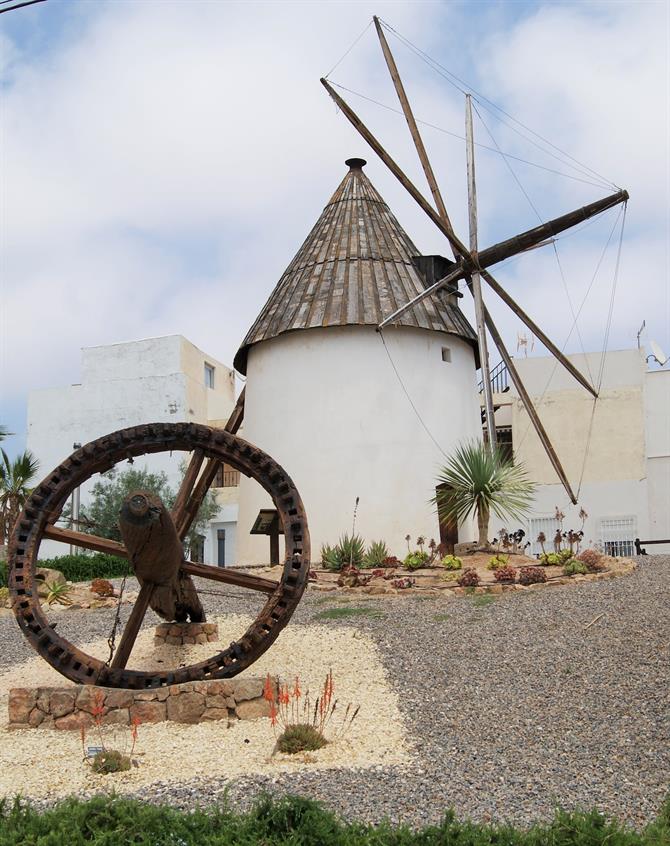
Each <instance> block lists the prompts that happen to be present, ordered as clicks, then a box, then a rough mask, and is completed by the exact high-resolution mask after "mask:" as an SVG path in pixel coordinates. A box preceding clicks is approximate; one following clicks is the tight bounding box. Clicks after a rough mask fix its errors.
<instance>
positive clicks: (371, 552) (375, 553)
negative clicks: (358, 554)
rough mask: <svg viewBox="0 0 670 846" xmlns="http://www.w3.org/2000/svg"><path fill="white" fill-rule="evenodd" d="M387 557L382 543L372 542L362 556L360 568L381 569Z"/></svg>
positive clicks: (387, 552)
mask: <svg viewBox="0 0 670 846" xmlns="http://www.w3.org/2000/svg"><path fill="white" fill-rule="evenodd" d="M388 557H389V551H388V547H387V546H386V544H385V543H384V541H373V542H372V543H371V544H370V546H369V547H368V551H367V552H366V553H365V555H364V556H363V561H362V562H361V567H365V568H366V569H371V568H374V567H383V566H384V562H385V561H386V559H387V558H388Z"/></svg>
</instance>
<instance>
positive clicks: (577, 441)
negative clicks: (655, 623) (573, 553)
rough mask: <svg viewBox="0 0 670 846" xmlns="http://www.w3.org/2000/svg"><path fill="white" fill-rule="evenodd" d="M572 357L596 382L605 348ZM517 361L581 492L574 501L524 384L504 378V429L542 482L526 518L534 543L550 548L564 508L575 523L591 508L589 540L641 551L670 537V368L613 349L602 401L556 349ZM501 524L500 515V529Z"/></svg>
mask: <svg viewBox="0 0 670 846" xmlns="http://www.w3.org/2000/svg"><path fill="white" fill-rule="evenodd" d="M569 358H570V361H571V362H572V363H573V364H574V365H575V366H576V367H577V369H578V370H580V371H581V372H582V373H583V374H585V375H586V376H587V377H589V376H591V377H592V382H593V383H595V381H596V378H597V374H598V371H599V368H600V365H601V354H600V353H589V354H587V355H571V356H569ZM515 364H516V367H517V369H518V371H519V375H520V376H521V379H522V380H523V383H524V385H525V386H526V388H527V390H528V392H529V394H530V396H531V398H532V399H533V402H534V404H535V407H536V408H537V410H538V413H539V415H540V418H541V420H542V423H543V425H544V427H545V429H546V431H547V434H548V435H549V438H550V439H551V442H552V444H553V445H554V448H555V450H556V453H557V454H558V457H559V459H560V461H561V463H562V465H563V467H564V469H565V472H566V474H567V477H568V480H569V481H570V484H571V486H572V488H573V490H574V491H575V493H576V494H577V497H578V500H579V502H578V504H577V505H576V506H573V505H571V504H570V503H569V500H568V497H567V494H566V492H565V490H564V488H563V486H562V485H561V484H560V482H559V480H558V477H557V475H556V473H555V471H554V469H553V467H552V466H551V464H550V463H549V459H548V458H547V456H546V454H545V452H544V449H543V448H542V445H541V444H540V441H539V439H538V437H537V435H536V433H535V430H534V428H533V427H532V424H531V423H530V420H529V418H528V415H527V414H526V411H525V409H524V407H523V404H522V403H521V400H520V399H519V398H518V396H517V395H516V391H515V389H514V387H513V386H512V385H511V384H510V386H509V390H508V391H506V392H502V391H501V390H500V389H501V388H502V387H504V385H503V384H501V383H500V382H499V383H498V385H497V387H498V393H496V394H495V395H494V405H495V406H496V407H498V408H499V410H498V411H497V412H496V428H497V429H498V434H499V437H501V439H503V440H506V441H507V442H510V441H511V445H512V448H513V451H514V455H515V457H516V459H517V460H519V461H521V462H523V464H524V465H525V467H526V469H527V471H528V473H529V475H530V477H531V479H532V480H533V481H534V482H536V483H537V485H538V488H537V494H536V499H535V506H534V510H533V513H532V514H531V515H530V519H529V521H528V522H527V524H526V525H525V526H524V528H525V530H526V532H527V538H528V539H529V540H530V541H531V542H532V544H533V546H532V552H533V553H537V552H539V551H540V550H539V545H538V544H537V543H536V538H537V535H538V533H539V532H540V531H543V532H544V534H545V535H546V537H547V538H548V539H550V540H551V539H552V538H553V535H554V533H555V531H556V525H557V524H556V521H555V518H554V513H555V510H556V507H558V508H559V509H560V510H561V511H562V512H564V513H565V514H566V519H565V521H564V527H565V528H566V529H568V528H572V529H575V530H578V529H579V527H580V524H581V521H580V520H579V517H578V512H579V509H580V507H583V508H584V510H585V511H586V512H587V513H588V515H589V516H588V519H587V520H586V523H585V526H584V535H585V537H584V540H585V542H587V543H600V544H602V545H603V547H604V548H605V549H606V550H607V551H608V552H610V553H611V554H622V555H630V554H633V553H634V540H635V538H641V539H643V540H660V539H664V538H670V369H664V370H649V369H648V368H647V364H646V357H645V352H644V350H639V349H633V350H617V351H612V352H609V353H607V355H606V358H605V362H604V369H603V381H602V385H601V388H600V392H599V397H598V399H597V400H595V401H594V399H593V397H592V396H591V395H590V394H588V393H587V392H586V391H585V390H584V389H583V388H582V387H581V386H580V385H578V384H577V382H575V380H574V379H573V378H572V377H571V376H570V375H569V374H568V373H567V372H566V371H565V370H564V369H563V368H562V367H560V365H559V366H556V360H555V359H554V358H552V357H549V356H547V357H533V358H517V359H515ZM499 378H500V377H499ZM498 528H500V527H499V526H497V524H496V523H495V521H493V522H492V525H491V531H492V533H494V532H495V531H497V529H498ZM513 528H517V527H516V526H514V527H513ZM668 551H670V546H656V545H654V546H649V547H648V548H647V552H649V553H650V554H653V553H662V552H668Z"/></svg>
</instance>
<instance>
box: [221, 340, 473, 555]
mask: <svg viewBox="0 0 670 846" xmlns="http://www.w3.org/2000/svg"><path fill="white" fill-rule="evenodd" d="M384 337H385V339H386V342H387V345H388V349H389V351H390V353H391V356H392V358H393V361H394V362H395V365H396V367H397V368H398V371H399V373H400V376H401V377H402V379H403V381H404V383H405V385H406V387H407V390H408V392H409V395H410V396H411V398H412V401H413V402H414V404H415V405H416V408H417V409H418V411H419V413H420V415H421V417H422V418H423V420H424V422H425V424H426V427H427V428H428V430H429V431H430V432H431V433H432V434H433V436H434V437H435V439H436V440H437V441H438V443H439V444H440V446H441V447H442V449H443V450H444V452H445V453H447V454H448V453H449V452H450V451H451V450H452V449H453V447H454V446H455V445H456V444H457V443H458V442H459V441H461V440H463V439H466V438H474V437H480V436H481V423H480V412H479V397H478V393H477V387H476V380H475V365H474V355H473V350H472V347H471V346H470V345H469V344H468V343H466V342H465V341H463V340H461V339H460V338H457V337H455V336H450V335H444V334H441V333H438V332H426V331H422V330H419V329H411V328H406V327H395V328H392V329H388V330H386V332H385V333H384ZM443 347H448V348H449V350H450V353H451V361H450V362H445V361H443V360H442V348H443ZM244 437H245V438H246V439H247V440H249V441H251V442H252V443H254V444H256V445H257V446H259V447H261V448H262V449H264V450H265V451H266V452H268V453H269V454H270V455H271V456H272V457H273V458H275V459H276V460H277V461H278V462H279V463H280V464H282V465H283V467H284V469H285V470H286V471H287V472H288V474H289V475H290V476H291V477H292V478H293V480H294V482H295V484H296V485H297V487H298V490H299V491H300V494H301V496H302V498H303V501H304V503H305V507H306V510H307V518H308V522H309V529H310V535H311V542H312V559H313V560H318V557H319V551H320V547H321V545H322V544H323V543H331V544H332V543H335V542H336V541H337V540H338V538H339V536H340V535H342V534H344V533H345V532H348V533H351V523H352V514H353V509H354V502H355V500H356V497H357V496H358V497H360V503H359V506H358V518H357V523H356V531H357V532H358V533H360V534H361V535H362V536H363V537H364V538H365V539H366V540H367V541H368V542H370V541H372V540H379V539H382V540H384V541H386V543H387V545H388V546H389V548H390V550H391V552H392V553H393V554H396V555H398V556H402V555H403V552H404V550H405V549H406V543H405V540H404V538H405V535H406V534H410V535H412V538H413V539H414V538H416V536H417V535H418V534H424V535H426V536H427V537H428V538H430V537H434V538H436V539H439V528H438V521H437V516H436V514H435V512H434V509H433V507H432V506H431V505H430V504H429V500H430V498H431V497H432V496H433V495H434V493H435V481H434V480H435V476H436V473H437V471H438V469H439V467H440V465H441V464H443V463H444V456H443V455H442V454H441V453H440V451H439V449H438V448H437V447H436V446H435V444H434V443H433V441H432V440H431V438H430V436H429V435H428V434H427V433H426V431H425V429H424V428H423V427H422V424H421V423H420V421H419V420H418V419H417V415H416V413H415V411H414V410H413V409H412V406H411V404H410V402H409V400H408V398H407V396H406V395H405V393H404V392H403V389H402V387H401V386H400V384H399V382H398V379H397V377H396V375H395V373H394V371H393V367H392V365H391V363H390V361H389V359H388V357H387V354H386V352H385V350H384V347H383V345H382V342H381V339H380V336H379V335H378V333H376V332H375V330H374V328H372V327H358V326H357V327H342V328H340V327H335V328H328V329H314V330H307V331H299V332H293V333H289V334H285V335H281V336H279V337H278V338H274V339H272V340H270V341H265V342H263V343H261V344H257V345H255V346H254V347H252V348H251V350H250V354H249V364H248V370H247V388H246V407H245V420H244ZM270 505H271V503H270V500H269V497H267V495H266V494H265V493H264V491H263V490H262V489H261V488H260V486H259V485H257V484H256V483H255V482H253V481H251V480H249V479H246V478H244V477H243V478H242V479H241V483H240V512H239V526H238V536H237V548H238V560H239V561H240V563H259V562H262V561H267V560H268V559H269V548H270V545H269V539H268V538H265V537H262V538H258V537H251V536H250V535H249V529H250V528H251V525H252V524H253V521H254V520H255V518H256V516H257V514H258V511H259V509H260V508H266V507H268V506H270ZM466 534H467V535H468V537H467V538H466V539H471V538H470V537H469V535H470V531H467V530H466Z"/></svg>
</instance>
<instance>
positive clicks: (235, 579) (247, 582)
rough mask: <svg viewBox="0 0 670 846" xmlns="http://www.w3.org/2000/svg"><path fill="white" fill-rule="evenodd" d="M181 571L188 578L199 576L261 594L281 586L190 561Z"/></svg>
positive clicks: (260, 578) (278, 583) (245, 574)
mask: <svg viewBox="0 0 670 846" xmlns="http://www.w3.org/2000/svg"><path fill="white" fill-rule="evenodd" d="M181 569H182V571H183V572H184V573H188V574H189V576H200V577H201V578H203V579H211V580H212V581H214V582H224V583H225V584H228V585H237V587H243V588H248V589H249V590H258V591H260V592H261V593H274V592H275V591H276V590H277V588H278V587H279V586H280V585H281V582H275V581H274V580H273V579H263V578H262V577H261V576H251V575H250V574H249V573H240V572H239V571H238V570H230V569H226V568H225V567H212V566H211V565H210V564H194V563H193V562H192V561H185V562H184V563H183V564H182V566H181Z"/></svg>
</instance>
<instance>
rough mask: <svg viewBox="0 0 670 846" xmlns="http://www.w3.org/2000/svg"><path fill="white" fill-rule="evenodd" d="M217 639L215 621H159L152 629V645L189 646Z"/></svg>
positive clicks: (217, 628) (217, 633)
mask: <svg viewBox="0 0 670 846" xmlns="http://www.w3.org/2000/svg"><path fill="white" fill-rule="evenodd" d="M218 639H219V627H218V626H217V624H216V623H159V624H158V625H157V626H156V628H155V629H154V646H165V645H169V646H185V645H186V646H191V645H193V644H195V643H214V642H215V641H217V640H218Z"/></svg>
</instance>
